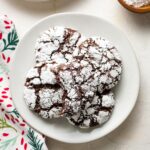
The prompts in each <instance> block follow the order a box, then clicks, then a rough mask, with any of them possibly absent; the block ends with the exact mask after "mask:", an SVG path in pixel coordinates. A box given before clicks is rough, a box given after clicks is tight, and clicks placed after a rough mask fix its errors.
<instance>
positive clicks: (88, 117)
mask: <svg viewBox="0 0 150 150" xmlns="http://www.w3.org/2000/svg"><path fill="white" fill-rule="evenodd" d="M114 105H115V100H114V96H113V93H112V92H110V91H105V92H103V93H102V94H99V93H95V94H94V96H93V98H92V100H86V101H84V103H83V104H82V110H81V111H80V112H79V113H78V114H75V115H73V116H71V117H67V119H68V121H69V122H70V123H71V124H72V125H75V126H78V127H80V128H89V127H94V126H97V125H102V124H104V123H105V122H107V121H108V119H109V118H110V116H111V114H112V110H113V108H114Z"/></svg>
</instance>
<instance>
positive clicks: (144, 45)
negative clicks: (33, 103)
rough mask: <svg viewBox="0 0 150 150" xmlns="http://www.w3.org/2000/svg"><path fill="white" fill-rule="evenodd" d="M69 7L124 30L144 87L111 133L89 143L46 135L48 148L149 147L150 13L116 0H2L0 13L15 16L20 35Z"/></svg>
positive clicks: (106, 149)
mask: <svg viewBox="0 0 150 150" xmlns="http://www.w3.org/2000/svg"><path fill="white" fill-rule="evenodd" d="M69 11H70V12H84V13H89V14H93V15H96V16H99V17H102V18H105V19H106V20H109V21H110V22H112V23H113V24H115V25H116V26H118V27H120V28H121V29H122V30H123V31H124V33H125V34H126V35H127V37H128V38H129V40H130V41H131V43H132V45H133V47H134V50H135V53H136V55H137V58H138V62H139V66H140V72H141V88H140V92H139V98H138V101H137V104H136V106H135V108H134V110H133V111H132V113H131V115H130V116H129V117H128V119H127V120H126V121H125V122H124V123H123V124H122V125H121V126H120V127H119V128H118V129H116V130H115V131H114V132H112V133H111V134H109V135H107V136H106V137H104V138H102V139H99V140H96V141H93V142H90V143H85V144H76V145H74V144H65V143H61V142H58V141H55V140H53V139H47V144H48V147H49V149H50V150H76V149H77V150H150V95H149V94H150V13H149V14H143V15H138V14H134V13H131V12H128V11H127V10H125V9H124V8H123V7H121V6H120V5H119V4H118V2H117V0H50V2H45V3H44V2H43V3H39V2H25V1H24V0H0V13H2V14H7V15H8V16H9V17H11V18H12V19H13V20H14V22H15V24H16V27H17V30H18V33H19V34H20V37H22V36H23V35H24V33H25V32H26V30H28V29H29V28H30V27H31V26H32V25H33V24H34V23H35V22H36V21H38V20H39V19H41V18H43V17H45V16H48V15H50V14H54V13H56V12H57V13H58V12H69ZM131 65H132V64H131ZM131 78H134V77H131Z"/></svg>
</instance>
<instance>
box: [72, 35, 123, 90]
mask: <svg viewBox="0 0 150 150" xmlns="http://www.w3.org/2000/svg"><path fill="white" fill-rule="evenodd" d="M73 57H74V59H75V61H76V62H78V63H80V62H81V61H85V62H86V64H85V65H87V66H90V67H89V69H88V71H87V73H89V74H91V76H92V78H91V77H90V79H89V80H88V81H87V82H88V83H89V84H91V85H93V84H95V85H96V87H97V88H98V91H99V92H100V93H102V92H103V91H104V90H106V89H111V88H113V87H114V86H115V85H117V84H118V82H119V80H120V77H121V72H122V61H121V58H120V56H119V53H118V50H117V49H116V48H115V47H114V46H113V45H112V44H111V43H110V42H109V41H108V40H106V39H104V38H100V37H93V38H89V39H87V40H85V41H84V42H83V43H82V44H81V45H80V46H79V48H78V49H76V50H75V51H74V53H73Z"/></svg>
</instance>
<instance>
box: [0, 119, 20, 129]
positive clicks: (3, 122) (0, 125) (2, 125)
mask: <svg viewBox="0 0 150 150" xmlns="http://www.w3.org/2000/svg"><path fill="white" fill-rule="evenodd" d="M4 128H11V129H13V130H15V131H16V132H17V130H16V129H15V128H14V127H12V126H11V125H9V124H8V123H7V122H6V120H5V119H3V118H0V129H4Z"/></svg>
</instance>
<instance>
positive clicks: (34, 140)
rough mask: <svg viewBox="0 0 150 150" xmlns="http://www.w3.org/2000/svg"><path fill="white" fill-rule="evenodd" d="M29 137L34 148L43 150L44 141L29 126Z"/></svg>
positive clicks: (34, 149)
mask: <svg viewBox="0 0 150 150" xmlns="http://www.w3.org/2000/svg"><path fill="white" fill-rule="evenodd" d="M27 137H28V138H29V140H30V141H29V144H30V145H31V146H32V148H33V150H42V146H43V143H41V141H40V140H38V136H35V133H34V131H33V130H32V129H31V128H29V130H28V134H27Z"/></svg>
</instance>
